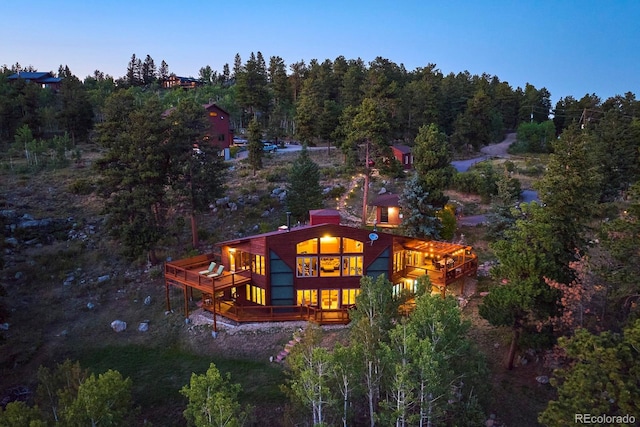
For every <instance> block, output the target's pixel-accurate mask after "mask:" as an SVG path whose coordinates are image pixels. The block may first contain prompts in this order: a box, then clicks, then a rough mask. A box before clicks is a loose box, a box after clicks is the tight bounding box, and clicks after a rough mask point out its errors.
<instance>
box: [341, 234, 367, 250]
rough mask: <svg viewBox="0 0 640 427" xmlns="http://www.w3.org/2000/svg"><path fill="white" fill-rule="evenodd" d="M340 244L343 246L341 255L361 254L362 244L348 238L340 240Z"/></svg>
mask: <svg viewBox="0 0 640 427" xmlns="http://www.w3.org/2000/svg"><path fill="white" fill-rule="evenodd" d="M342 243H343V245H344V249H343V250H342V252H343V253H347V254H354V253H355V254H361V253H362V251H363V245H362V242H360V241H358V240H354V239H349V238H348V237H345V238H344V239H342Z"/></svg>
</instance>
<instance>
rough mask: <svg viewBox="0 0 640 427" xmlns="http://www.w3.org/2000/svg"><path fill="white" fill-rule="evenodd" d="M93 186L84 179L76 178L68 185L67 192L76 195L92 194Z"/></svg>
mask: <svg viewBox="0 0 640 427" xmlns="http://www.w3.org/2000/svg"><path fill="white" fill-rule="evenodd" d="M94 189H95V187H94V184H93V183H92V182H91V181H90V180H88V179H86V178H78V179H76V180H75V181H73V182H72V183H71V184H69V192H70V193H72V194H77V195H88V194H91V193H93V190H94Z"/></svg>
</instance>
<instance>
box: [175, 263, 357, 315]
mask: <svg viewBox="0 0 640 427" xmlns="http://www.w3.org/2000/svg"><path fill="white" fill-rule="evenodd" d="M211 261H213V257H212V256H210V255H199V256H196V257H193V258H188V259H184V260H179V261H172V262H168V263H166V264H165V268H164V277H165V290H166V301H167V310H171V301H170V298H169V288H170V286H174V287H178V288H180V289H182V290H183V292H184V302H185V303H184V313H185V317H189V301H190V300H192V299H193V291H194V290H197V291H200V292H201V296H199V297H201V298H202V308H204V309H205V310H207V311H210V312H212V313H213V314H214V323H215V315H216V314H219V315H221V316H224V317H227V318H229V319H231V320H233V321H236V322H239V323H242V322H278V321H291V320H306V321H313V322H316V323H319V324H347V323H349V320H350V319H349V313H348V310H346V309H337V310H321V309H318V308H316V307H309V306H297V305H293V306H263V305H239V304H237V303H236V302H235V301H233V300H228V299H216V298H215V295H216V293H219V292H220V291H224V290H227V289H231V288H233V287H237V286H243V285H246V284H247V283H250V282H251V271H250V270H241V271H235V272H231V273H229V272H223V274H222V275H221V276H218V277H207V276H206V275H202V274H199V273H198V272H199V271H202V270H204V269H206V268H207V267H208V265H209V263H211Z"/></svg>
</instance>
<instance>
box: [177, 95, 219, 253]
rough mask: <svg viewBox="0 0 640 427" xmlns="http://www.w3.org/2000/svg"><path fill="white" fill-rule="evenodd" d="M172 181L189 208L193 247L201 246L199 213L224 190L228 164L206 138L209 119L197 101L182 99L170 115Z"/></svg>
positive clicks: (180, 198) (179, 196)
mask: <svg viewBox="0 0 640 427" xmlns="http://www.w3.org/2000/svg"><path fill="white" fill-rule="evenodd" d="M167 120H168V122H169V132H168V140H167V150H168V151H169V156H170V161H171V170H170V172H169V180H170V182H171V185H172V187H173V189H174V190H176V192H177V196H178V199H179V200H180V202H178V203H179V204H180V205H183V204H184V205H185V206H187V207H188V211H189V212H188V214H189V216H190V218H191V234H192V242H193V246H194V247H197V246H198V227H197V221H196V215H197V214H198V213H200V212H205V211H206V210H207V209H208V207H209V205H210V203H211V202H213V201H214V200H215V199H216V198H217V197H220V196H221V195H222V193H223V190H224V180H225V172H226V168H227V166H226V164H225V163H224V161H223V160H222V157H221V156H219V155H218V153H217V150H216V149H215V148H213V147H211V145H210V143H209V142H208V141H204V136H205V131H206V128H207V122H206V118H205V114H204V110H203V108H202V106H201V105H200V104H198V103H197V102H196V101H195V100H192V99H186V100H182V102H180V104H178V106H177V107H176V108H175V109H174V110H173V111H172V112H171V114H169V116H168V117H167Z"/></svg>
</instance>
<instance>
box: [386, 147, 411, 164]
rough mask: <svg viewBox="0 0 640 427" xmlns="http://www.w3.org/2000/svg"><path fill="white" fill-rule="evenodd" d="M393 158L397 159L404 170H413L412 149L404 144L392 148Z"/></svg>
mask: <svg viewBox="0 0 640 427" xmlns="http://www.w3.org/2000/svg"><path fill="white" fill-rule="evenodd" d="M391 151H392V152H393V157H395V158H396V159H397V160H398V161H399V162H400V163H401V164H402V167H403V168H404V169H411V168H413V154H411V147H408V146H406V145H402V144H396V145H392V146H391Z"/></svg>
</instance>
